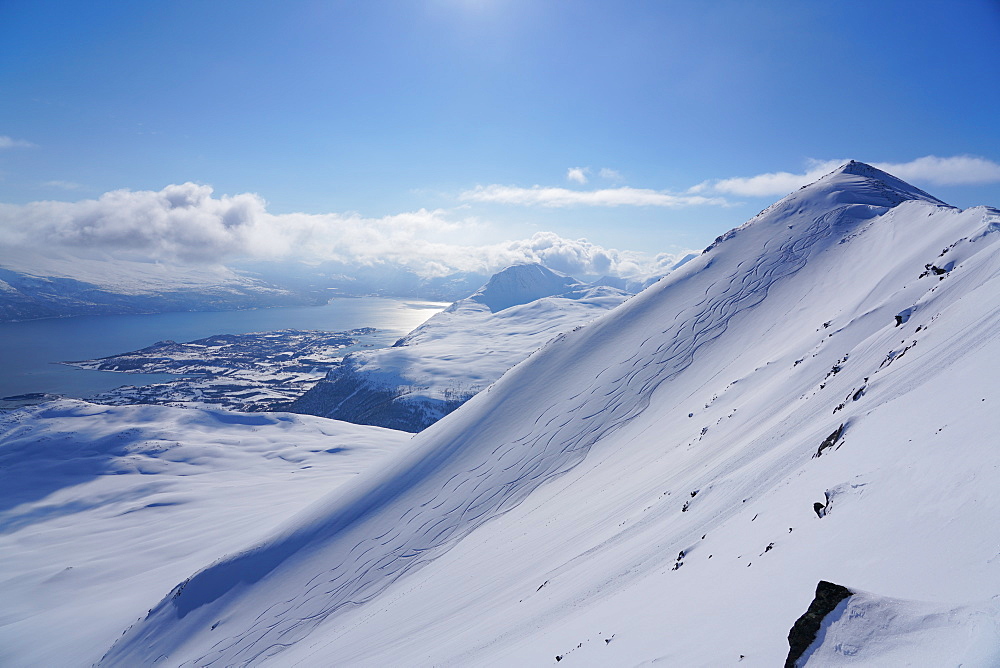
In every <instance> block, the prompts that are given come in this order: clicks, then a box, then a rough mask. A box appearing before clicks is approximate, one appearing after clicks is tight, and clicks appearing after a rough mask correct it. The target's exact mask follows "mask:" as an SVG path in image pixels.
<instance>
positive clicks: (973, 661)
mask: <svg viewBox="0 0 1000 668" xmlns="http://www.w3.org/2000/svg"><path fill="white" fill-rule="evenodd" d="M796 665H797V666H801V667H806V668H808V667H809V666H879V667H880V668H897V667H898V668H902V667H903V666H998V665H1000V608H998V607H997V605H996V603H995V602H989V603H982V604H978V605H963V606H958V607H948V606H943V605H941V604H940V603H937V604H935V603H923V602H918V601H903V600H898V599H892V598H887V597H884V596H877V595H874V594H870V593H868V592H856V593H855V594H854V595H853V596H851V597H849V598H848V599H846V600H844V601H842V602H841V604H840V605H839V606H838V607H837V608H836V609H835V610H834V611H833V612H831V613H830V614H829V615H827V617H826V618H825V619H824V623H823V626H822V628H821V629H820V631H819V633H818V634H817V639H816V641H815V642H814V643H813V645H812V646H810V648H809V649H807V650H806V653H805V654H804V655H803V657H802V658H801V659H800V660H799V661H798V662H796Z"/></svg>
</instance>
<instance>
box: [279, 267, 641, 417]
mask: <svg viewBox="0 0 1000 668" xmlns="http://www.w3.org/2000/svg"><path fill="white" fill-rule="evenodd" d="M627 297H628V294H627V293H626V292H624V291H623V290H619V289H617V288H612V287H607V286H592V285H587V284H584V283H582V282H580V281H578V280H576V279H574V278H571V277H569V276H565V275H563V274H560V273H558V272H556V271H553V270H551V269H548V268H546V267H544V266H542V265H540V264H522V265H515V266H512V267H508V268H507V269H504V270H503V271H501V272H498V273H497V274H495V275H494V276H493V277H492V278H491V279H490V280H489V281H488V282H487V283H486V284H485V285H484V286H483V287H481V288H480V289H479V290H477V291H476V292H475V293H473V294H472V295H471V296H469V297H467V298H465V299H461V300H459V301H457V302H455V303H453V304H452V305H451V306H449V307H448V308H446V309H445V310H444V311H442V312H441V313H438V314H436V315H434V316H432V317H431V318H430V319H429V320H428V321H427V322H425V323H424V324H422V325H421V326H420V327H418V328H417V329H415V330H413V331H412V332H410V333H409V334H407V335H406V336H404V337H403V338H401V339H400V340H399V341H397V342H396V344H395V345H393V346H392V347H391V348H385V349H381V350H372V351H362V352H355V353H352V354H351V355H349V356H347V357H346V358H345V359H344V361H343V363H342V364H340V365H338V366H337V367H335V368H333V369H331V370H330V371H329V372H328V374H327V376H326V378H325V379H324V380H322V381H320V382H319V383H318V384H317V385H315V386H314V387H313V388H311V389H310V390H309V391H308V392H306V393H305V394H304V395H303V396H301V397H300V398H298V399H297V400H295V401H293V402H292V403H291V404H289V405H288V406H287V410H291V411H293V412H296V413H306V414H310V415H319V416H322V417H329V418H334V419H338V420H347V421H349V422H356V423H358V424H369V425H376V426H381V427H389V428H392V429H401V430H404V431H411V432H416V431H420V430H421V429H424V428H425V427H427V426H428V425H430V424H433V423H434V422H436V421H437V420H439V419H441V418H442V417H443V416H445V415H447V414H448V413H450V412H451V411H453V410H455V409H456V408H458V407H459V406H461V405H462V404H463V403H465V402H466V401H468V400H469V399H470V398H471V397H473V396H474V395H475V394H476V393H477V392H479V391H481V390H483V389H484V388H486V387H487V386H488V385H489V384H490V383H492V382H493V381H495V380H496V379H497V378H499V377H500V376H501V375H502V374H503V373H504V372H505V371H506V370H507V369H509V368H510V367H512V366H514V365H515V364H517V363H518V362H520V361H521V360H522V359H524V358H525V357H527V356H528V355H529V354H530V353H531V352H532V351H533V350H535V349H537V348H538V347H540V346H541V345H543V344H544V343H545V342H546V341H548V340H549V339H551V338H553V337H554V336H556V335H557V334H559V333H560V332H565V331H569V330H571V329H573V328H574V327H579V326H580V325H583V324H585V323H587V322H589V321H591V320H593V319H594V318H596V317H597V316H598V315H600V314H601V313H604V312H605V311H607V310H608V309H611V308H614V307H615V306H617V305H618V304H620V303H621V302H623V301H624V300H625V299H626V298H627Z"/></svg>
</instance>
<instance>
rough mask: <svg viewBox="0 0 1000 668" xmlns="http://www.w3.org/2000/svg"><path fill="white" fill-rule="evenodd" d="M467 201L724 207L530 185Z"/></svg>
mask: <svg viewBox="0 0 1000 668" xmlns="http://www.w3.org/2000/svg"><path fill="white" fill-rule="evenodd" d="M459 198H460V199H462V200H464V201H468V202H490V203H494V204H520V205H523V206H531V205H538V206H547V207H567V206H662V207H670V208H677V207H683V206H698V205H704V204H713V205H719V206H724V205H725V204H726V201H725V200H724V199H723V198H721V197H704V196H701V195H675V194H672V193H668V192H665V191H662V190H650V189H647V188H629V187H627V186H622V187H619V188H603V189H600V190H587V191H580V190H569V189H567V188H555V187H543V186H534V187H532V188H521V187H517V186H502V185H496V184H494V185H489V186H476V188H474V189H473V190H467V191H465V192H463V193H462V194H461V195H459Z"/></svg>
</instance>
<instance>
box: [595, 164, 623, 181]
mask: <svg viewBox="0 0 1000 668" xmlns="http://www.w3.org/2000/svg"><path fill="white" fill-rule="evenodd" d="M597 175H598V176H600V177H601V178H602V179H605V180H607V181H614V182H616V183H617V182H620V181H624V180H625V179H624V178H623V177H622V175H621V173H620V172H619V171H617V170H615V169H609V168H608V167H601V171H599V172H598V173H597Z"/></svg>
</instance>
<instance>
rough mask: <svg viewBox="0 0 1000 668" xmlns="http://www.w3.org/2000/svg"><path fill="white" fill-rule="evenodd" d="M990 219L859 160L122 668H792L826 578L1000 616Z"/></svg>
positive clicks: (330, 505)
mask: <svg viewBox="0 0 1000 668" xmlns="http://www.w3.org/2000/svg"><path fill="white" fill-rule="evenodd" d="M998 232H1000V212H998V211H997V210H995V209H990V208H986V207H979V208H974V209H969V210H966V211H959V210H957V209H954V208H951V207H948V206H947V205H944V204H942V203H940V202H939V201H937V200H935V199H934V198H933V197H931V196H929V195H927V194H926V193H923V192H922V191H919V190H917V189H915V188H912V187H910V186H908V185H907V184H905V183H903V182H901V181H898V180H897V179H894V178H893V177H891V176H889V175H887V174H884V173H882V172H879V171H878V170H875V169H873V168H871V167H869V166H867V165H864V164H861V163H853V162H852V163H848V164H847V165H845V166H843V167H842V168H840V169H838V170H836V171H835V172H833V173H831V174H830V175H828V176H826V177H824V178H823V179H821V180H820V181H818V182H817V183H815V184H813V185H811V186H807V187H806V188H804V189H802V190H800V191H798V192H796V193H793V194H792V195H790V196H789V197H786V198H785V199H783V200H781V201H780V202H778V203H777V204H775V205H773V206H772V207H769V208H768V209H767V210H765V211H764V212H762V213H761V214H760V215H759V216H757V217H755V218H754V219H753V220H751V221H750V222H748V223H747V224H745V225H743V226H741V227H739V228H737V229H735V230H733V231H732V232H730V233H728V234H726V235H723V237H720V239H719V240H717V242H716V243H715V244H713V246H712V247H710V248H709V249H708V250H707V252H706V253H704V254H703V255H701V256H699V257H698V258H696V259H694V260H692V261H691V262H689V263H687V264H685V265H684V266H683V267H681V268H680V269H678V270H677V271H676V272H674V273H672V274H671V275H670V276H668V277H667V278H665V279H663V280H662V281H660V282H659V283H657V284H656V285H654V286H652V287H650V288H649V289H647V290H646V291H644V292H643V293H641V294H640V295H638V296H637V297H635V298H634V299H631V300H629V301H628V302H627V303H625V304H624V305H622V306H621V307H619V308H617V309H615V310H613V311H611V312H609V313H608V314H606V315H605V316H603V317H601V318H599V319H598V320H596V321H595V322H593V323H591V324H590V325H588V326H586V327H583V328H581V329H579V330H577V331H572V332H568V333H566V334H564V335H561V336H559V337H558V338H557V339H556V340H554V341H553V342H551V343H550V344H548V345H547V346H545V347H544V348H543V349H541V350H540V351H538V352H536V353H534V354H532V355H531V356H530V357H528V358H527V359H526V360H525V361H523V362H522V363H521V364H519V365H518V366H516V367H515V368H513V369H512V370H510V371H509V372H507V373H506V374H504V376H503V377H502V378H500V379H499V380H498V381H497V382H496V383H495V384H494V385H492V386H491V387H490V388H489V389H488V390H487V391H485V392H481V393H480V394H478V395H477V396H476V397H474V398H473V399H472V400H470V401H469V402H468V403H467V404H465V405H464V406H463V407H462V408H461V409H460V410H458V411H456V412H454V413H452V414H451V415H449V416H447V417H446V418H445V419H443V420H441V421H440V422H438V423H436V424H434V425H432V426H431V427H429V428H428V429H426V430H425V431H423V432H422V433H420V434H418V435H417V436H416V437H414V439H413V441H412V444H411V448H410V449H408V450H407V452H406V453H405V454H403V455H402V456H400V457H398V458H393V459H392V461H391V462H390V463H389V464H388V465H386V466H384V467H381V468H379V469H378V470H371V469H369V471H368V472H367V474H366V475H364V476H359V477H358V478H357V479H355V480H354V481H352V482H351V483H348V484H347V485H344V486H342V487H341V488H340V489H339V490H338V491H337V492H336V493H335V494H334V495H332V496H331V497H329V498H327V499H325V500H324V501H322V502H320V503H317V504H316V505H315V506H313V507H312V508H311V509H310V510H309V511H308V512H307V513H304V514H300V515H298V516H296V517H294V518H292V519H290V520H289V521H288V522H287V523H286V524H285V525H284V526H283V527H282V528H281V529H280V530H279V531H278V532H276V533H275V534H273V535H271V536H270V537H268V538H266V539H264V540H261V541H260V542H258V543H256V544H255V545H254V546H253V547H251V548H249V549H246V550H245V551H243V552H242V553H240V554H237V555H234V556H231V557H227V558H225V559H222V560H220V561H218V562H216V563H214V564H212V565H209V566H207V567H205V568H203V569H202V570H200V571H198V572H197V573H195V574H194V575H193V576H191V577H190V578H188V579H187V580H185V581H183V582H182V583H181V584H179V585H178V586H177V587H175V588H174V589H173V590H172V591H171V592H169V593H168V594H167V595H166V596H165V597H164V598H163V599H162V600H161V601H160V602H159V603H158V604H156V605H155V607H154V608H153V609H152V610H151V611H150V613H149V614H148V615H146V616H145V617H143V618H142V619H140V620H138V621H137V622H136V623H135V624H134V625H133V626H132V627H131V628H129V629H128V630H127V631H126V632H125V634H124V635H123V636H122V638H121V639H120V640H119V641H118V642H117V643H116V644H115V645H114V646H113V647H112V648H111V649H110V650H109V652H108V653H107V654H106V655H105V657H104V658H103V661H102V663H103V664H104V665H145V664H149V663H152V662H154V661H157V662H160V663H161V664H162V665H191V666H194V665H197V666H205V665H218V666H222V665H227V666H228V665H251V664H259V663H269V662H270V663H274V664H277V665H331V664H337V665H432V664H433V665H551V664H553V663H554V662H556V661H557V660H558V661H560V662H561V664H562V663H564V664H565V665H654V664H659V665H684V666H698V665H708V666H718V665H733V664H737V663H739V664H740V665H755V666H773V665H776V664H779V663H781V662H782V661H783V660H784V657H785V654H786V653H787V650H788V647H787V644H786V641H785V637H786V635H787V633H788V629H789V627H790V626H791V624H792V623H793V622H794V621H795V619H796V618H797V617H798V616H799V615H800V614H801V613H802V612H803V611H804V610H805V608H806V606H807V605H808V603H809V600H810V599H811V597H812V591H813V590H814V588H815V585H816V582H817V581H818V580H820V579H826V580H830V581H833V582H842V583H845V584H847V585H849V586H850V587H851V588H852V589H853V588H854V587H858V588H859V589H861V590H865V591H870V592H876V593H877V595H878V596H883V597H892V598H898V599H912V600H922V601H926V602H927V603H930V604H935V605H937V606H939V609H965V610H970V609H972V608H975V609H976V610H982V611H984V612H983V614H984V615H986V618H985V619H986V620H987V622H988V623H995V621H996V617H995V614H994V613H993V612H992V610H994V609H995V608H994V607H993V606H992V604H984V603H983V599H986V598H990V597H991V596H994V593H995V592H1000V562H998V560H1000V540H998V538H1000V536H998V534H997V531H996V529H995V527H994V524H995V523H994V518H995V517H996V515H997V513H998V512H1000V495H998V494H997V493H996V490H997V489H998V488H1000V487H998V485H997V482H998V478H1000V449H998V448H996V447H995V444H994V443H993V440H995V439H994V437H993V436H992V435H993V434H995V433H997V431H998V428H1000V412H998V411H997V410H996V408H995V407H994V405H995V404H996V402H997V401H1000V396H998V395H997V394H996V393H995V386H996V384H995V380H994V379H995V378H996V375H997V373H998V372H1000V368H998V367H1000V354H998V353H1000V297H998V295H1000V254H998V253H997V252H996V250H997V248H996V246H995V243H996V241H997V239H998V238H1000V235H998ZM897 316H898V317H897ZM817 502H819V503H821V504H823V505H824V506H825V508H824V510H825V515H824V516H823V517H819V516H818V515H817V513H816V512H814V505H813V504H814V503H817ZM856 591H857V590H856ZM970 606H971V607H970ZM914 619H916V621H914V622H913V624H910V625H909V626H908V627H907V628H908V629H910V630H913V629H914V628H920V627H921V625H922V624H923V622H921V621H920V620H919V619H917V618H916V617H914ZM863 635H864V634H858V633H855V634H853V635H852V637H858V638H860V637H862V636H863ZM873 637H874V638H875V641H877V640H878V638H880V637H881V635H880V634H878V633H876V634H873ZM910 637H919V636H918V635H911V636H910ZM929 637H934V636H933V635H932V636H929ZM921 642H923V641H921ZM829 649H831V648H828V647H826V646H825V643H824V642H822V641H821V642H820V645H819V647H818V648H812V649H811V651H813V655H814V656H816V657H820V656H822V654H821V652H825V651H828V650H829ZM832 651H837V649H836V647H833V648H832ZM858 651H862V649H859V650H858ZM865 651H867V650H865ZM963 651H964V650H963ZM873 656H874V655H873ZM956 656H958V654H957V653H956V654H953V655H949V657H948V658H949V659H954V658H955V657H956ZM976 656H977V657H978V658H981V659H984V660H987V661H988V660H990V657H988V656H986V655H976ZM817 660H819V659H817ZM821 665H822V664H821Z"/></svg>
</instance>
